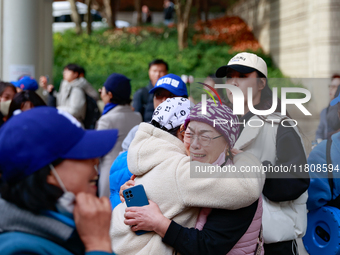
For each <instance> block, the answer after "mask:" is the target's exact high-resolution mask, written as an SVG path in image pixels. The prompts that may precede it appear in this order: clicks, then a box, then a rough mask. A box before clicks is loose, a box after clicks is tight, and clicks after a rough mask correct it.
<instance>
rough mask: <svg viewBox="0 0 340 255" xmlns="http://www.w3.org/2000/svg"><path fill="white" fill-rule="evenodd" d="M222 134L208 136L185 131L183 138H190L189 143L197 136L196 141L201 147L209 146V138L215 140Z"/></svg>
mask: <svg viewBox="0 0 340 255" xmlns="http://www.w3.org/2000/svg"><path fill="white" fill-rule="evenodd" d="M222 136H223V135H219V136H216V137H209V136H206V135H195V134H193V133H189V132H186V133H184V138H185V139H190V143H191V144H192V143H193V142H194V141H195V138H197V141H198V143H199V144H200V145H202V146H203V147H206V146H209V145H210V143H211V140H215V139H217V138H220V137H222Z"/></svg>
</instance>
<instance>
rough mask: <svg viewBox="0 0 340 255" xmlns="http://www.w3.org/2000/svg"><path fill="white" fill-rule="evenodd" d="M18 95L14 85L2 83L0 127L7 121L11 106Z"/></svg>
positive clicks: (0, 90)
mask: <svg viewBox="0 0 340 255" xmlns="http://www.w3.org/2000/svg"><path fill="white" fill-rule="evenodd" d="M16 93H17V91H16V89H15V87H14V85H13V84H12V83H9V82H3V81H0V127H1V126H2V124H4V122H5V121H6V117H7V115H8V110H9V106H10V104H11V101H12V99H13V97H14V96H15V94H16Z"/></svg>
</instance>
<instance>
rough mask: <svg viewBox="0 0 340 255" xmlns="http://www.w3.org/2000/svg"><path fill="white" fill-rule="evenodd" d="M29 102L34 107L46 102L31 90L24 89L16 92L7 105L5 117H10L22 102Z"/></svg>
mask: <svg viewBox="0 0 340 255" xmlns="http://www.w3.org/2000/svg"><path fill="white" fill-rule="evenodd" d="M25 102H31V103H32V104H33V106H34V107H36V106H46V103H45V102H44V100H42V98H41V97H40V96H39V95H38V94H37V93H35V92H34V91H32V90H24V91H21V92H19V93H17V94H16V95H15V96H14V97H13V100H12V102H11V104H10V106H9V110H8V115H7V119H9V118H10V117H12V115H13V112H14V111H15V110H18V109H21V107H22V105H23V103H25Z"/></svg>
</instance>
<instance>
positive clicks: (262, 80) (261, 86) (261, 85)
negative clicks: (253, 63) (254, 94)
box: [258, 78, 267, 90]
mask: <svg viewBox="0 0 340 255" xmlns="http://www.w3.org/2000/svg"><path fill="white" fill-rule="evenodd" d="M258 82H259V90H263V89H264V87H265V86H266V83H267V79H266V78H258Z"/></svg>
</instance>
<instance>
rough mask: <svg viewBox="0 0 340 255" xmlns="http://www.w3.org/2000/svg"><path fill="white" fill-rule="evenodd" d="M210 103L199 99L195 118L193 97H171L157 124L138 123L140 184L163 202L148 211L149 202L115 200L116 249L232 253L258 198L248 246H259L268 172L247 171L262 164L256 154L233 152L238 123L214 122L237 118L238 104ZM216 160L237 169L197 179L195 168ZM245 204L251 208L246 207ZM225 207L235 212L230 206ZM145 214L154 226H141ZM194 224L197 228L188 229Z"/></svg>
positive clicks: (133, 159) (132, 158)
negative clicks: (140, 204) (131, 204)
mask: <svg viewBox="0 0 340 255" xmlns="http://www.w3.org/2000/svg"><path fill="white" fill-rule="evenodd" d="M207 105H208V106H207V112H208V114H207V115H202V114H201V111H202V108H201V106H202V105H201V104H198V105H196V106H194V107H193V108H192V109H191V111H190V115H189V117H188V116H185V115H188V110H187V108H188V106H190V102H189V100H188V99H184V98H169V99H167V100H166V101H165V102H163V103H162V104H160V105H159V106H158V107H157V108H156V109H155V112H154V115H153V119H152V121H151V123H150V124H148V123H142V124H140V125H139V129H138V131H137V133H136V137H135V139H134V140H133V142H132V143H131V145H130V149H129V153H128V163H129V167H130V170H131V172H132V173H133V174H135V175H136V178H135V184H136V185H138V184H143V186H144V188H145V191H146V195H147V197H148V199H149V200H150V203H151V205H150V206H153V205H155V203H156V204H157V205H158V206H159V208H160V210H158V213H157V212H156V213H155V211H152V213H150V214H148V213H143V211H145V210H147V207H148V208H150V207H149V206H143V207H138V208H137V207H131V208H126V205H125V203H121V204H119V205H118V206H116V207H115V209H114V210H113V213H112V225H111V230H110V234H111V238H112V247H113V250H114V251H115V252H116V253H118V254H122V255H124V254H174V250H176V251H177V252H179V253H181V254H223V252H224V254H226V253H228V252H230V251H231V249H232V248H233V247H234V246H235V244H236V243H237V242H238V240H240V238H241V237H242V235H244V233H245V232H246V231H247V229H248V227H249V226H250V224H251V222H252V220H253V218H254V215H255V212H256V211H257V208H258V205H259V207H260V208H259V212H258V213H257V215H256V217H258V218H257V220H256V224H255V225H256V226H253V227H252V229H251V232H252V234H253V235H254V236H253V237H252V238H249V236H248V237H247V238H246V240H247V241H246V243H247V244H248V246H249V247H250V248H249V251H248V249H245V250H246V251H247V252H249V254H251V251H255V250H256V246H257V240H258V237H259V232H260V226H261V220H260V218H261V206H260V203H258V201H257V200H258V198H259V196H260V194H261V190H262V187H263V184H264V182H263V181H264V178H263V177H264V175H263V173H261V172H257V173H245V172H244V171H242V170H240V169H242V168H243V167H246V166H249V165H254V166H257V165H259V161H258V160H257V159H256V158H255V157H254V156H253V155H251V154H248V153H243V154H240V155H238V156H237V157H235V158H234V160H232V159H231V154H230V150H231V148H232V147H233V144H234V142H235V141H236V138H237V134H238V127H237V126H231V125H230V124H225V123H224V125H216V126H215V127H213V122H214V120H216V119H221V118H223V119H224V120H228V123H230V121H232V122H235V121H237V117H236V116H235V115H233V114H232V112H231V109H229V108H228V107H227V106H224V105H220V104H217V105H215V103H214V102H213V101H212V100H208V101H207ZM185 120H186V121H185ZM189 121H190V123H189ZM184 123H185V124H184ZM188 123H189V124H188ZM185 126H188V128H187V130H186V131H185V133H184V132H181V131H184V129H185ZM175 128H177V131H176V132H174V129H175ZM183 140H184V143H183ZM188 155H190V156H191V157H189V156H188ZM191 159H192V161H191ZM216 165H217V166H222V167H223V166H226V167H228V166H232V167H234V168H235V169H236V171H235V172H234V173H229V172H228V173H226V172H224V173H221V172H220V173H218V174H217V175H210V174H209V173H208V175H205V174H203V175H200V174H198V176H196V177H198V178H192V173H193V172H192V169H196V170H197V167H200V168H201V167H203V168H204V167H211V166H216ZM209 177H210V178H209ZM219 177H220V178H219ZM223 177H224V178H223ZM151 201H153V202H151ZM198 207H208V208H216V209H218V210H214V209H213V210H204V212H202V213H201V214H199V212H200V208H198ZM243 207H247V208H246V209H244V210H242V209H241V208H243ZM220 209H221V210H220ZM222 209H227V210H235V211H234V212H232V211H229V213H228V212H227V210H222ZM238 209H240V210H238ZM149 212H150V211H149ZM210 212H211V214H212V215H210ZM162 214H163V215H164V216H163V215H162ZM137 215H139V216H137ZM156 215H157V216H156ZM198 215H200V217H198ZM208 215H209V216H208ZM228 215H229V216H230V218H229V219H228V217H226V216H228ZM144 216H145V217H144ZM160 216H161V217H160ZM232 216H233V217H232ZM207 217H208V218H207ZM211 217H213V218H211ZM224 217H226V218H225V219H224ZM124 218H125V219H124ZM133 218H134V219H135V220H136V221H133ZM144 218H147V219H148V220H151V219H150V218H152V219H155V224H153V227H150V228H147V229H144V228H143V224H142V225H139V224H138V223H139V222H140V221H143V219H144ZM209 218H211V220H210V219H209ZM197 219H198V221H197ZM130 220H132V221H133V222H130ZM205 222H207V224H208V222H209V227H207V228H208V230H207V229H204V231H202V232H200V231H199V229H203V225H205ZM232 223H234V225H233V224H232ZM125 224H126V225H125ZM196 224H197V225H196ZM180 225H182V226H183V227H182V226H180ZM195 225H196V227H197V228H198V230H193V231H191V229H187V228H192V227H194V226H195ZM131 226H132V228H130V227H131ZM144 226H145V225H144ZM138 230H148V231H154V232H152V233H148V234H145V235H142V236H136V234H135V233H133V231H138ZM209 230H210V231H209ZM224 237H225V238H224ZM162 238H163V239H162ZM202 240H204V241H202ZM241 243H243V244H241V245H240V246H239V247H238V248H235V250H234V251H233V252H234V253H233V252H231V253H230V254H240V253H237V251H238V252H240V251H241V250H242V246H243V245H244V240H243V241H241ZM170 246H171V247H170ZM243 250H244V249H243ZM246 254H248V253H246Z"/></svg>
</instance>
